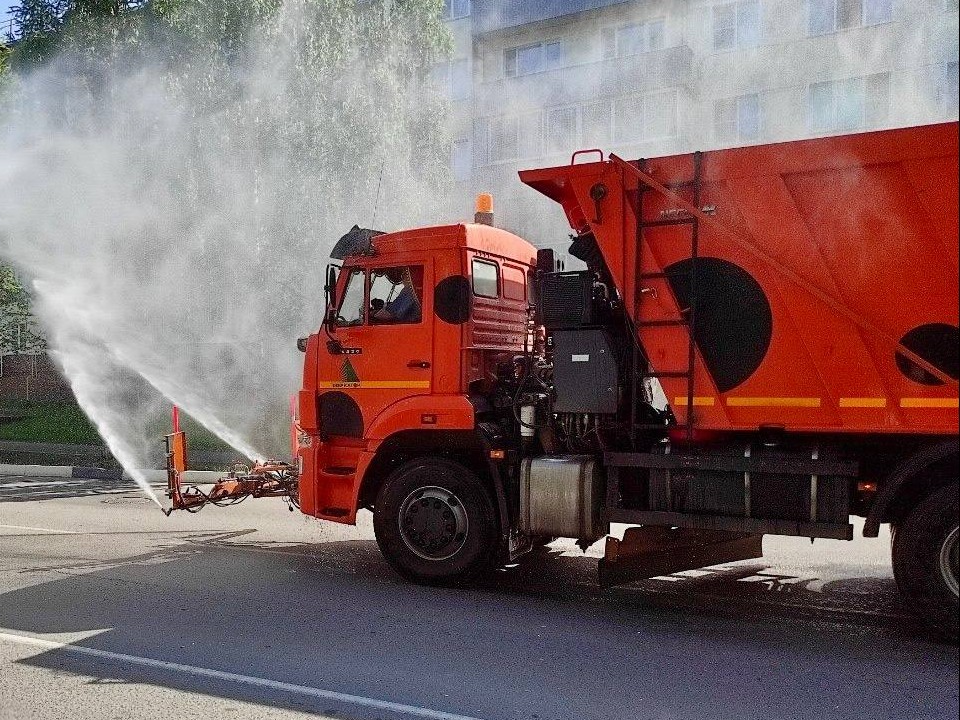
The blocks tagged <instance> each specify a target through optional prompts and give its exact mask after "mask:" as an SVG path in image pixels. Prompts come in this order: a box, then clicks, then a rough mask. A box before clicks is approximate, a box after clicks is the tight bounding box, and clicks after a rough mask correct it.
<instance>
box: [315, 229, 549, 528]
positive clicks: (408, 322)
mask: <svg viewBox="0 0 960 720" xmlns="http://www.w3.org/2000/svg"><path fill="white" fill-rule="evenodd" d="M333 257H334V259H335V260H339V261H340V262H341V264H340V265H339V267H338V266H335V265H332V266H331V268H330V270H329V271H328V278H327V295H328V310H327V315H326V318H325V320H324V325H323V328H322V329H320V330H319V331H318V332H317V333H316V334H314V335H312V336H311V337H310V338H309V339H308V340H307V341H306V343H305V344H304V345H305V350H306V355H307V357H306V362H305V364H304V376H303V389H302V390H301V392H300V395H299V407H298V411H299V412H298V424H297V428H298V431H297V445H298V447H297V448H296V453H297V457H298V462H299V463H300V465H301V468H302V469H301V483H300V506H301V510H302V512H303V513H305V514H307V515H311V516H314V517H318V518H321V519H325V520H332V521H334V522H340V523H348V524H353V523H355V522H356V517H357V511H358V509H360V508H362V507H365V506H371V505H372V504H373V502H374V499H375V495H376V493H377V491H378V489H379V486H380V485H381V483H382V481H383V479H384V477H385V476H386V475H388V474H389V473H390V472H391V471H392V470H393V469H395V468H396V466H397V465H398V464H400V463H402V462H403V461H405V460H407V459H409V458H411V457H414V456H416V455H418V454H423V453H428V452H440V453H443V452H447V451H452V449H454V448H458V449H459V450H461V451H462V450H467V451H468V452H469V453H473V455H474V456H475V457H476V458H477V459H478V462H479V458H480V457H481V456H482V455H483V453H484V446H486V445H489V444H490V443H491V442H495V435H496V433H495V432H491V433H490V435H491V436H494V437H490V436H488V437H483V436H482V433H481V430H480V429H479V428H478V418H479V419H480V421H482V419H483V416H484V414H489V413H490V412H491V411H492V402H491V398H490V390H491V388H493V387H494V386H496V379H497V374H498V372H500V373H502V372H505V371H511V370H510V368H512V366H513V361H514V358H515V357H516V356H517V355H518V354H521V353H523V352H524V348H525V346H526V345H528V344H529V342H530V340H529V336H528V324H529V290H528V288H529V284H530V283H529V279H530V278H531V277H532V272H533V269H534V265H535V262H536V250H535V249H534V248H533V246H532V245H530V244H529V243H528V242H526V241H525V240H523V239H521V238H519V237H517V236H515V235H513V234H511V233H509V232H506V231H504V230H500V229H498V228H495V227H492V226H490V225H486V224H480V223H478V224H456V225H446V226H439V227H430V228H421V229H416V230H407V231H403V232H397V233H388V234H384V233H377V232H374V231H369V230H362V229H360V228H355V229H354V230H353V231H352V232H351V233H349V234H348V235H346V236H344V238H343V239H342V240H341V241H340V243H338V245H337V247H336V248H335V249H334V252H333Z"/></svg>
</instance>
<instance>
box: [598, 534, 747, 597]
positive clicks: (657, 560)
mask: <svg viewBox="0 0 960 720" xmlns="http://www.w3.org/2000/svg"><path fill="white" fill-rule="evenodd" d="M762 556H763V535H745V534H743V533H732V532H722V531H719V530H690V529H684V528H667V527H655V526H650V527H631V528H627V531H626V532H625V533H624V535H623V540H617V539H616V538H613V537H608V538H607V544H606V550H605V552H604V556H603V558H602V559H601V560H600V568H599V569H600V586H601V587H603V588H608V587H613V586H614V585H622V584H625V583H628V582H633V581H634V580H643V579H645V578H651V577H657V576H660V575H671V574H673V573H676V572H681V571H683V570H695V569H699V568H703V567H709V566H710V565H719V564H721V563H728V562H735V561H737V560H753V559H755V558H759V557H762Z"/></svg>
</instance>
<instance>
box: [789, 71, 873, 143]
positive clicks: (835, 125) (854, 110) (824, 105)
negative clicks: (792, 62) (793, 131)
mask: <svg viewBox="0 0 960 720" xmlns="http://www.w3.org/2000/svg"><path fill="white" fill-rule="evenodd" d="M889 113H890V75H889V73H881V74H878V75H870V76H868V77H865V78H849V79H846V80H831V81H829V82H821V83H814V84H813V85H811V86H810V88H809V92H808V98H807V125H808V127H809V129H810V131H811V132H815V133H822V132H834V131H841V130H857V129H859V128H863V127H872V126H875V125H879V124H881V123H883V122H884V121H886V119H887V118H888V116H889Z"/></svg>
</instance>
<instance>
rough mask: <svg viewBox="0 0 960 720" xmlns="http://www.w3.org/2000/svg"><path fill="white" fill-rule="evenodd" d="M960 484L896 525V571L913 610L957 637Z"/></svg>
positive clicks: (928, 500)
mask: <svg viewBox="0 0 960 720" xmlns="http://www.w3.org/2000/svg"><path fill="white" fill-rule="evenodd" d="M958 516H960V485H958V483H952V484H950V485H947V486H946V487H944V488H941V489H940V490H937V491H935V492H934V493H932V494H931V495H929V496H928V497H927V498H925V499H924V500H922V501H921V502H920V503H919V504H918V505H917V506H916V507H915V508H914V509H913V510H912V511H911V512H910V514H909V515H908V516H907V518H906V520H904V521H903V522H902V523H900V525H899V526H898V527H897V532H896V535H895V537H894V541H893V573H894V576H895V577H896V579H897V585H898V586H899V588H900V593H901V594H902V595H903V598H904V600H905V602H906V603H907V605H908V607H909V608H910V610H912V611H913V612H914V613H916V614H917V615H918V616H919V617H920V618H921V619H922V620H924V621H925V622H926V623H928V624H929V625H930V626H931V627H932V628H933V629H934V630H936V631H937V632H939V633H941V634H942V635H944V636H946V637H947V638H949V639H951V640H954V641H955V640H956V639H957V636H958V634H960V630H958V618H957V613H958V609H960V602H958V598H960V589H958V585H960V584H958V579H957V576H958V557H960V556H958V551H960V521H958Z"/></svg>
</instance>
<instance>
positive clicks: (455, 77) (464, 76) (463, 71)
mask: <svg viewBox="0 0 960 720" xmlns="http://www.w3.org/2000/svg"><path fill="white" fill-rule="evenodd" d="M471 79H472V78H471V77H470V61H469V60H466V59H463V60H454V61H453V62H452V63H450V97H451V98H453V99H454V100H466V99H467V98H469V97H470V91H471V90H472V89H473V88H472V83H471Z"/></svg>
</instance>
